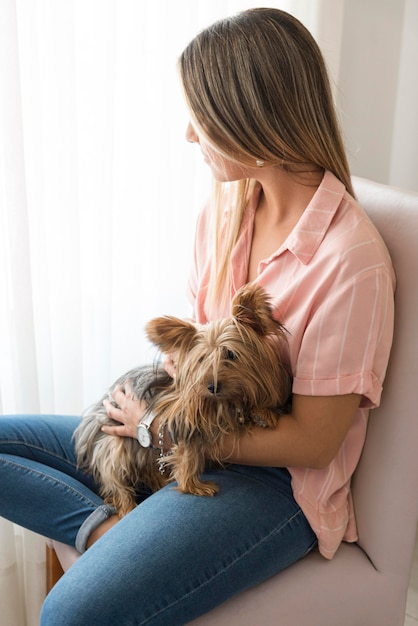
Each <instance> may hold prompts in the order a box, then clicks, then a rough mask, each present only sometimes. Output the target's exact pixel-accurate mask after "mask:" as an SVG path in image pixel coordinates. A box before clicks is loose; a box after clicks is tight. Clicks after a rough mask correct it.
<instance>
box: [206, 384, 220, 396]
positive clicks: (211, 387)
mask: <svg viewBox="0 0 418 626" xmlns="http://www.w3.org/2000/svg"><path fill="white" fill-rule="evenodd" d="M208 391H209V393H213V394H217V393H221V391H222V385H221V383H216V384H215V383H209V384H208Z"/></svg>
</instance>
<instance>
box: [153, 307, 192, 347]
mask: <svg viewBox="0 0 418 626" xmlns="http://www.w3.org/2000/svg"><path fill="white" fill-rule="evenodd" d="M145 333H146V335H147V337H148V339H149V341H151V343H153V344H154V345H155V346H158V347H159V348H160V349H161V351H162V352H165V353H167V354H170V353H171V352H177V351H178V350H183V349H184V350H187V349H189V348H190V347H191V346H192V345H193V343H194V340H195V337H196V333H197V330H196V327H195V325H194V324H192V323H191V322H186V321H185V320H181V319H179V318H177V317H169V316H165V317H156V318H155V319H152V320H151V321H150V322H148V324H147V325H146V326H145Z"/></svg>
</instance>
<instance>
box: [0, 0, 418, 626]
mask: <svg viewBox="0 0 418 626" xmlns="http://www.w3.org/2000/svg"><path fill="white" fill-rule="evenodd" d="M391 1H393V2H394V3H396V2H397V0H391ZM347 4H348V3H346V2H344V0H317V1H313V0H293V1H291V0H288V1H285V0H284V1H277V2H251V1H250V2H249V1H244V0H235V1H232V0H230V1H226V0H160V1H156V0H0V413H3V414H10V413H12V414H13V413H28V412H33V413H39V412H40V413H55V414H65V413H67V414H68V413H73V414H79V413H80V411H81V410H82V409H83V408H84V407H86V406H88V405H89V404H90V403H91V402H92V401H95V400H96V399H97V398H98V397H100V395H101V394H102V392H103V390H104V389H105V387H106V386H107V385H108V384H110V383H111V382H112V381H113V379H115V378H116V377H117V376H119V375H120V374H121V373H122V372H124V371H125V370H127V369H128V368H130V367H132V366H134V365H135V364H138V363H143V362H145V361H147V360H149V359H151V358H153V351H152V350H151V348H150V347H149V346H148V345H147V343H146V341H145V340H144V335H143V326H144V324H145V322H146V321H147V320H148V319H150V318H151V317H153V316H154V315H160V314H165V313H169V314H175V315H185V314H187V313H188V303H187V300H186V297H185V286H186V280H187V275H188V268H189V263H190V255H191V245H192V239H193V231H194V221H195V216H196V213H197V211H198V210H199V208H200V207H201V205H202V203H203V202H204V200H205V197H206V194H207V191H208V187H209V180H208V173H207V171H206V169H205V167H204V165H202V163H201V161H200V158H199V151H198V150H196V148H195V147H193V146H190V145H189V144H187V143H186V142H185V140H184V131H185V127H186V123H187V119H188V117H187V111H186V109H185V106H184V103H183V99H182V95H181V91H180V88H179V85H178V80H177V75H176V67H175V66H176V60H177V57H178V55H179V53H180V52H181V50H182V48H183V47H184V46H185V45H186V44H187V42H188V41H189V40H190V38H191V37H193V35H194V34H195V33H196V32H197V31H198V30H199V29H200V28H202V27H204V26H206V25H207V24H209V23H211V22H212V21H214V20H215V19H217V18H220V17H225V16H227V15H230V14H232V13H234V12H236V11H238V10H241V9H246V8H250V7H252V6H276V7H279V8H283V9H285V10H288V11H290V12H291V13H293V14H294V15H296V17H298V18H299V19H301V20H302V21H303V22H304V23H305V24H306V26H307V27H308V28H309V29H310V30H311V31H312V32H313V34H314V35H315V36H317V38H318V41H319V42H320V44H321V45H323V50H324V53H325V55H326V57H327V59H328V63H329V65H330V68H331V71H332V74H333V77H334V81H335V87H336V97H337V98H338V97H339V94H340V91H339V86H338V79H339V75H340V70H341V67H342V65H341V58H342V47H343V44H344V42H346V41H347V40H346V39H345V38H344V24H345V21H344V20H345V11H346V9H347ZM379 6H381V5H379ZM344 45H347V44H346V43H345V44H344ZM415 110H416V109H415ZM357 173H361V172H357ZM364 174H365V175H366V174H367V172H365V173H364ZM0 419H1V417H0ZM0 497H1V494H0ZM44 554H45V550H44V539H43V538H41V537H38V536H37V535H34V534H33V533H29V532H28V531H23V530H22V529H20V528H17V527H15V526H13V525H12V524H11V523H9V522H6V521H5V520H0V607H1V617H0V621H1V622H2V623H3V620H4V624H7V626H24V625H35V624H37V623H38V615H39V608H40V605H41V603H42V600H43V597H44V592H45V588H44Z"/></svg>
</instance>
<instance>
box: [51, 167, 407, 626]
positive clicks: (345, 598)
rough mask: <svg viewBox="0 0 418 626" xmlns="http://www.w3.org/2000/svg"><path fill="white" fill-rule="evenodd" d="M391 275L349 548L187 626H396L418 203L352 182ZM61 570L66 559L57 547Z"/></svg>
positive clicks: (399, 620)
mask: <svg viewBox="0 0 418 626" xmlns="http://www.w3.org/2000/svg"><path fill="white" fill-rule="evenodd" d="M353 182H354V187H355V192H356V195H357V197H358V200H359V202H360V204H361V205H362V206H363V207H364V209H365V210H366V211H367V213H368V214H369V215H370V217H371V219H372V220H373V222H374V223H375V224H376V226H377V228H378V230H379V231H380V233H381V234H382V236H383V238H384V240H385V242H386V244H387V246H388V248H389V251H390V253H391V256H392V259H393V263H394V266H395V271H396V274H397V281H398V285H397V291H396V320H395V337H394V344H393V349H392V354H391V359H390V364H389V369H388V374H387V378H386V382H385V387H384V392H383V399H382V403H381V406H380V407H379V408H378V409H375V410H374V411H372V414H371V418H370V425H369V431H368V434H367V440H366V445H365V449H364V452H363V455H362V458H361V461H360V465H359V467H358V469H357V470H356V473H355V476H354V481H353V493H354V503H355V510H356V517H357V520H358V527H359V542H358V545H357V544H355V545H350V544H343V545H342V546H341V548H340V549H339V550H338V552H337V554H336V556H335V558H334V559H333V560H332V561H326V560H325V559H323V558H322V557H321V556H319V554H318V553H312V554H310V555H309V556H308V557H306V558H305V559H304V560H302V561H300V562H299V563H296V564H295V565H293V566H292V567H290V568H289V569H287V570H286V571H284V572H282V573H281V574H278V575H277V576H274V577H273V578H271V579H270V580H268V581H267V582H265V583H263V584H261V585H259V586H258V587H256V588H253V589H250V590H249V591H246V592H245V593H242V594H240V595H238V596H236V597H235V598H233V599H231V600H229V601H228V602H226V603H225V604H223V605H222V606H220V607H218V608H216V609H214V610H213V611H211V612H210V613H208V614H207V615H205V616H203V617H201V618H199V619H197V620H194V621H193V622H190V624H193V625H194V626H238V625H239V626H305V625H306V626H308V625H309V626H337V625H338V626H366V625H367V626H403V624H404V615H405V605H406V595H407V590H408V581H409V575H410V567H411V562H412V556H413V549H414V544H415V534H416V528H417V523H418V330H417V328H418V194H415V193H412V192H405V191H402V190H398V189H394V188H391V187H387V186H385V185H380V184H377V183H374V182H371V181H368V180H365V179H360V178H354V180H353ZM57 553H58V556H59V558H60V560H61V562H62V564H63V566H64V569H66V568H67V567H68V566H69V565H71V559H74V556H75V554H74V550H73V549H71V548H67V547H65V546H62V545H61V546H58V548H57Z"/></svg>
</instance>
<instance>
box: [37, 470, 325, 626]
mask: <svg viewBox="0 0 418 626" xmlns="http://www.w3.org/2000/svg"><path fill="white" fill-rule="evenodd" d="M211 477H212V478H214V479H215V480H216V481H217V482H219V484H220V485H221V491H220V493H219V494H218V495H216V496H215V497H213V498H208V497H198V496H189V495H184V494H180V493H178V492H177V491H176V490H175V489H174V488H173V487H172V486H169V487H166V488H165V489H163V490H161V491H160V492H158V493H157V494H154V495H153V496H151V497H150V498H148V499H147V500H145V501H144V502H143V503H142V504H141V505H139V507H137V508H136V509H135V511H133V512H132V513H130V514H129V515H128V516H127V517H125V518H124V519H122V520H121V521H120V522H119V523H118V524H117V525H116V526H114V527H113V528H112V529H111V530H110V531H109V532H108V533H107V534H106V535H105V536H104V537H103V538H102V539H101V540H99V541H98V542H97V543H96V544H94V545H93V546H92V548H90V549H89V550H88V551H87V552H86V553H85V554H84V555H83V556H82V557H81V558H80V559H79V561H78V562H77V563H76V564H75V565H74V566H73V567H72V568H71V569H70V570H69V571H68V572H67V574H66V575H65V576H64V577H63V578H62V579H61V581H59V583H58V584H57V586H56V587H55V588H54V589H53V590H52V592H51V594H50V596H49V597H48V598H47V600H46V603H45V606H44V610H43V614H42V620H41V624H42V626H50V625H52V624H54V616H56V615H57V614H58V612H59V615H60V623H61V624H62V625H63V626H66V625H67V626H70V625H72V626H76V625H79V624H81V623H89V624H92V625H93V624H100V625H101V626H116V625H117V626H125V625H126V626H128V625H133V624H135V625H140V624H148V625H149V626H156V625H159V624H170V626H176V624H178V625H181V624H186V623H187V622H188V621H190V620H192V619H194V618H195V617H197V616H199V615H201V614H202V613H205V612H207V611H209V610H210V609H211V608H213V607H214V606H216V605H218V604H220V603H221V602H223V601H225V600H226V599H227V598H229V597H231V596H232V595H234V594H236V593H238V592H239V591H242V590H244V589H246V588H248V587H251V586H253V585H255V584H257V583H259V582H261V581H262V580H265V579H267V578H269V577H270V576H272V575H273V574H275V573H277V572H279V571H281V570H282V569H284V568H285V567H287V566H288V565H290V564H291V563H293V562H295V561H296V560H298V559H300V558H302V557H303V556H304V555H305V554H306V553H307V552H308V551H309V550H310V549H311V548H312V546H313V545H315V543H316V540H315V536H314V534H313V532H312V530H311V529H310V527H309V525H308V523H307V522H306V519H305V517H304V516H303V514H302V512H301V511H300V509H299V507H298V506H297V504H296V503H295V501H294V499H293V497H292V493H291V488H290V478H289V475H288V473H287V472H286V470H274V469H273V470H270V469H267V468H266V469H263V468H249V467H244V466H231V467H230V468H228V469H226V470H220V471H217V472H215V474H214V476H211Z"/></svg>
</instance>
